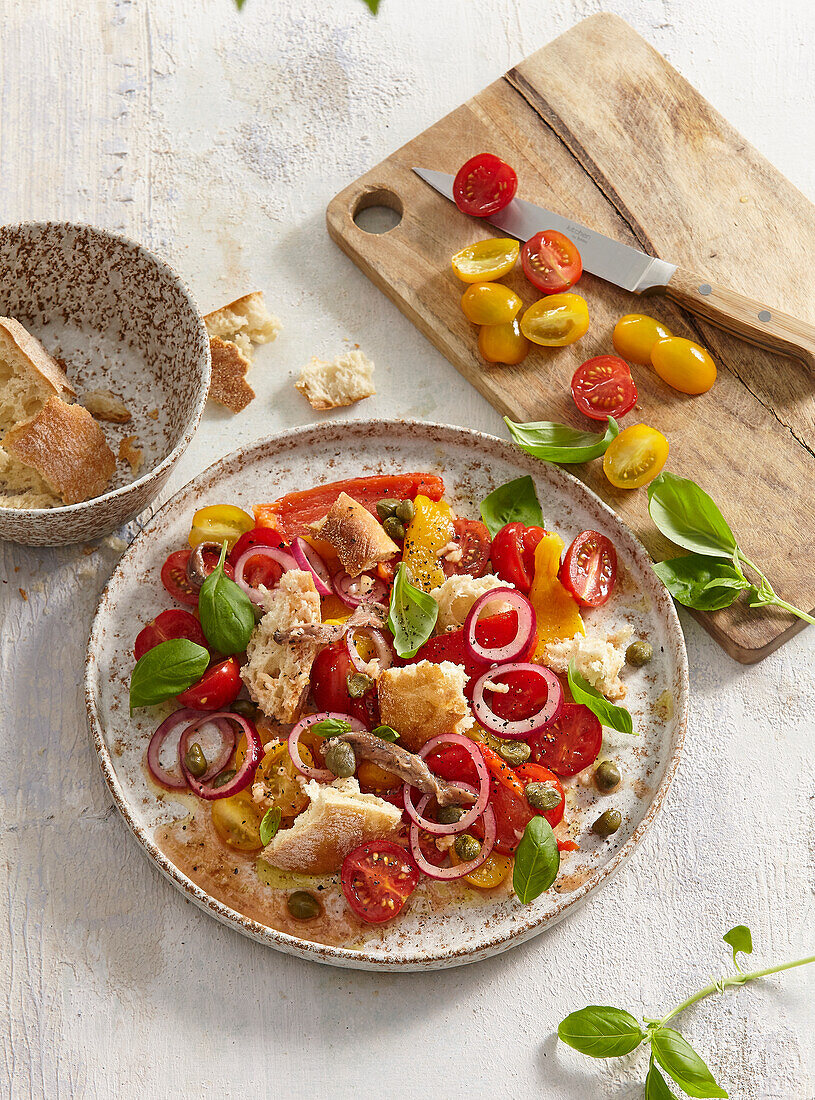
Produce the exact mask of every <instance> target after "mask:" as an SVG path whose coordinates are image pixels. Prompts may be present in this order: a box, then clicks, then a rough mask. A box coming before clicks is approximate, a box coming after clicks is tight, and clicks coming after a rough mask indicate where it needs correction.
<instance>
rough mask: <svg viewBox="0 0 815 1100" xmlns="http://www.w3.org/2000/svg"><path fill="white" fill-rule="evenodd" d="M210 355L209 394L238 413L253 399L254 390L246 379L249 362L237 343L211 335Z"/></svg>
mask: <svg viewBox="0 0 815 1100" xmlns="http://www.w3.org/2000/svg"><path fill="white" fill-rule="evenodd" d="M209 346H210V351H211V355H212V381H211V382H210V385H209V396H210V397H211V398H212V400H213V401H217V402H218V404H219V405H224V406H225V407H226V408H227V409H229V411H230V412H233V413H239V412H241V411H242V410H243V409H245V408H246V406H247V405H248V404H249V402H250V401H252V400H254V397H255V391H254V390H253V389H252V387H251V386H250V385H249V383H248V382H247V381H246V372H247V371H248V370H249V367H250V363H249V360H248V359H247V358H246V356H245V355H244V354H243V352H242V351H241V350H240V348H239V347H238V345H237V344H233V343H232V341H231V340H222V339H221V337H220V336H212V337H210V341H209Z"/></svg>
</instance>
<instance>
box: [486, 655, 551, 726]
mask: <svg viewBox="0 0 815 1100" xmlns="http://www.w3.org/2000/svg"><path fill="white" fill-rule="evenodd" d="M490 678H491V679H492V680H493V681H494V682H495V683H498V684H505V685H506V686H507V687H508V688H509V691H506V692H498V691H496V692H493V693H492V694H491V696H490V701H489V702H490V709H491V710H492V712H493V714H496V715H497V716H498V717H499V718H503V719H504V720H505V721H507V722H519V721H521V719H523V718H529V717H530V716H531V715H533V714H537V712H538V711H539V710H540V709H541V707H542V706H543V705H544V704H545V703H546V700H547V699H548V698H549V688H548V686H547V684H546V681H545V680H544V679H543V677H541V676H538V675H536V674H535V673H534V672H526V671H522V670H518V671H516V672H507V673H504V672H502V671H501V666H500V665H498V666H496V667H495V668H494V669H493V670H492V674H491V677H490Z"/></svg>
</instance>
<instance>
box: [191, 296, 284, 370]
mask: <svg viewBox="0 0 815 1100" xmlns="http://www.w3.org/2000/svg"><path fill="white" fill-rule="evenodd" d="M204 324H205V325H206V326H207V332H208V333H209V335H210V336H218V337H220V338H221V339H222V340H230V341H231V342H232V343H233V344H237V345H238V347H239V348H240V349H241V351H242V352H243V354H244V355H245V356H246V358H247V359H248V360H249V361H250V362H251V360H252V345H253V344H269V343H271V342H272V340H276V339H277V335H278V333H279V332H280V322H279V321H278V319H277V318H276V317H273V316H272V314H271V313H269V311H268V310H267V308H266V303H265V302H264V301H263V294H262V292H261V291H259V290H253V291H252V292H251V294H244V296H243V297H242V298H236V299H235V301H234V302H230V303H229V305H227V306H222V307H221V308H220V309H216V310H213V312H212V313H208V314H207V315H206V317H204Z"/></svg>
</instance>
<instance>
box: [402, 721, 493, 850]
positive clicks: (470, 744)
mask: <svg viewBox="0 0 815 1100" xmlns="http://www.w3.org/2000/svg"><path fill="white" fill-rule="evenodd" d="M443 744H445V745H450V744H453V745H461V747H462V748H464V749H466V750H467V752H468V753H469V754H470V757H471V759H472V761H473V764H474V765H475V770H476V772H477V773H478V789H477V790H476V788H475V787H471V786H470V784H469V783H456V786H457V787H461V788H462V790H465V791H469V792H470V794H477V795H478V798H477V800H476V802H475V803H474V804H473V805H472V806H471V807H470V809H469V810H468V811H467V813H466V814H465V815H464V816H463V817H462V818H460V819H459V820H458V821H455V822H454V823H453V824H452V825H442V824H441V822H439V821H433V820H432V819H431V818H429V817H422V815H421V813H420V811H419V810H418V809H417V807H415V806H414V805H413V795H412V793H411V788H410V785H409V784H408V783H406V784H405V789H404V796H405V809H406V810H407V812H408V816H409V817H410V818H411V820H412V821H414V822H415V823H416V824H417V825H419V826H420V827H421V828H422V829H424V831H425V832H426V833H432V834H433V835H434V836H450V835H453V834H455V833H463V832H464V830H465V829H466V828H468V827H469V826H470V825H472V823H473V822H474V821H475V820H476V818H478V817H480V816H481V814H482V813H483V812H484V807H485V806H486V805H487V801H488V800H489V797H490V773H489V772H488V771H487V765H486V764H485V763H484V757H483V756H482V755H481V753H480V751H479V749H478V746H477V745H476V743H475V742H474V741H471V740H470V738H469V737H465V736H464V734H462V733H449V734H446V733H442V734H439V736H438V737H433V738H431V740H430V741H428V742H427V744H426V745H424V746H423V747H422V749H421V750H420V751H419V756H420V757H421V758H422V760H425V759H426V758H427V756H428V754H429V753H431V752H432V751H433V749H435V748H436V746H437V745H443Z"/></svg>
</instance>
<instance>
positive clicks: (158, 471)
mask: <svg viewBox="0 0 815 1100" xmlns="http://www.w3.org/2000/svg"><path fill="white" fill-rule="evenodd" d="M54 228H56V229H83V230H91V232H93V233H95V234H97V235H98V236H100V237H105V238H107V239H108V240H109V241H115V242H116V244H125V245H128V246H129V247H130V248H133V249H135V250H136V251H138V252H142V253H144V254H145V255H146V256H147V257H148V258H149V259H150V260H152V262H153V263H154V264H155V265H156V267H157V268H158V269H159V271H160V272H161V273H162V274H163V275H164V276H165V277H167V278H169V279H170V281H171V282H175V284H176V286H177V288H178V290H180V292H181V295H182V297H183V298H184V299H185V300H186V302H187V304H188V305H189V306H190V308H191V309H192V311H193V313H194V314H195V316H196V317H197V318H198V326H199V330H200V331H201V333H202V334H203V336H204V352H205V362H204V365H203V366H204V369H203V378H202V379H201V384H200V386H199V390H198V395H197V398H196V401H195V403H194V405H193V406H192V413H191V416H190V419H189V421H188V422H187V426H186V428H185V430H184V432H183V434H182V436H181V438H180V439H179V440H178V442H177V443H176V444H175V446H174V447H173V449H172V450H171V451H170V453H169V454H168V455H166V456H165V457H164V458H163V459H162V460H161V462H159V463H158V465H157V466H153V467H152V468H151V469H149V470H148V471H147V472H146V473H144V474H142V475H141V476H140V477H138V478H136V480H135V481H131V482H130V483H129V484H127V485H121V486H119V488H118V489H111V490H110V491H109V492H107V493H102V494H101V495H100V496H96V497H91V498H90V500H82V501H80V502H79V503H78V504H61V505H59V506H58V507H56V508H3V509H2V515H3V516H19V517H20V518H21V519H35V518H36V517H41V516H49V517H50V516H69V515H75V514H76V513H77V512H81V511H83V510H85V509H88V508H90V507H91V506H92V505H97V504H101V503H102V501H105V502H107V501H110V500H119V499H123V498H125V497H127V496H128V494H130V493H132V492H134V491H135V490H136V489H137V488H138V487H139V486H142V485H146V484H148V483H149V482H150V481H151V480H154V479H155V478H159V477H161V475H162V474H163V473H165V472H167V471H169V470H170V469H171V468H172V466H174V465H175V463H176V462H177V461H178V459H179V458H180V457H181V455H182V454H183V453H184V452H185V451H186V449H187V447H189V445H190V443H191V442H192V440H193V438H194V436H195V433H196V431H197V430H198V425H199V424H200V423H201V417H202V416H203V415H204V408H205V407H206V403H207V397H208V396H209V387H210V382H211V379H212V358H211V355H210V345H209V335H208V333H207V330H206V325H205V323H204V315H203V313H202V312H201V310H200V309H199V307H198V303H197V302H196V300H195V296H194V295H193V293H192V291H191V290H190V288H189V287H188V286H187V283H186V282H185V280H184V279H183V278H182V277H181V275H179V274H178V272H177V271H176V270H175V268H173V267H171V266H170V265H169V264H168V263H167V261H166V260H163V259H162V258H161V257H160V256H158V255H156V253H155V252H153V251H152V249H150V248H148V247H147V246H146V245H144V244H142V243H141V242H140V241H137V240H135V239H134V238H133V237H129V236H128V235H127V234H126V233H116V232H114V231H113V230H111V229H103V228H102V227H101V226H98V225H93V224H92V223H90V222H72V221H58V220H45V221H37V220H34V221H24V222H5V223H3V224H2V225H0V233H3V232H5V231H7V230H19V229H36V230H40V231H43V230H46V229H54Z"/></svg>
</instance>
